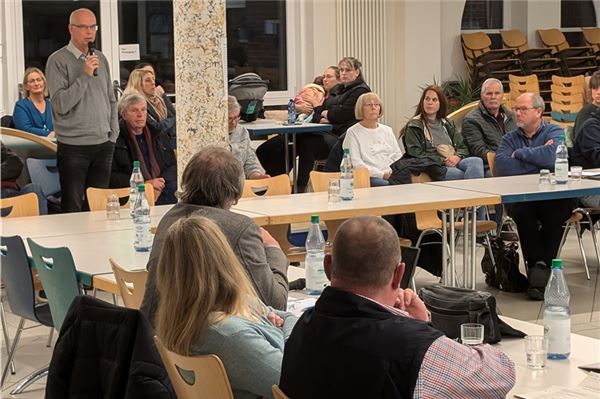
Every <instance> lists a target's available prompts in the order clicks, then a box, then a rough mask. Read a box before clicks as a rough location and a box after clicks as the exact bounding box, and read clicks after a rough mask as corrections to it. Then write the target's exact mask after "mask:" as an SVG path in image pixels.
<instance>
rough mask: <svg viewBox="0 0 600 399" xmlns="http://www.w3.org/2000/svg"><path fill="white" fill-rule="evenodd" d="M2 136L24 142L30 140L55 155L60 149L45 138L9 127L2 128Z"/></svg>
mask: <svg viewBox="0 0 600 399" xmlns="http://www.w3.org/2000/svg"><path fill="white" fill-rule="evenodd" d="M0 135H3V136H4V135H6V136H11V137H18V138H20V139H23V140H28V141H31V142H34V143H36V144H39V145H40V146H41V147H44V148H45V149H46V150H49V151H50V152H53V153H56V151H57V148H58V147H57V145H56V143H54V142H52V141H50V140H48V139H47V138H45V137H41V136H38V135H35V134H33V133H29V132H24V131H23V130H19V129H13V128H9V127H0Z"/></svg>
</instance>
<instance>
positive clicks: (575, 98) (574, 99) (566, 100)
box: [551, 93, 584, 105]
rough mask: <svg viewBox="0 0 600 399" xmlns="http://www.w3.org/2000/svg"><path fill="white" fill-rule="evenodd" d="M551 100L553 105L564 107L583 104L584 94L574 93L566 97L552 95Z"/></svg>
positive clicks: (556, 94)
mask: <svg viewBox="0 0 600 399" xmlns="http://www.w3.org/2000/svg"><path fill="white" fill-rule="evenodd" d="M551 98H552V102H553V103H557V104H563V105H571V104H579V103H581V104H583V103H584V101H583V93H574V94H573V95H570V96H565V95H564V94H560V93H551Z"/></svg>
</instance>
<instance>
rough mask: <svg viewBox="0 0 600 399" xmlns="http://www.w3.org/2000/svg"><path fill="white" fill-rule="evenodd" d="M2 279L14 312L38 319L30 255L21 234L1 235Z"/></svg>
mask: <svg viewBox="0 0 600 399" xmlns="http://www.w3.org/2000/svg"><path fill="white" fill-rule="evenodd" d="M0 256H1V259H2V281H3V282H4V286H5V288H6V296H7V299H8V303H9V304H10V310H11V312H12V313H13V314H15V315H17V316H20V317H24V318H26V319H29V320H36V317H35V312H34V307H35V291H34V286H33V277H32V275H31V268H30V267H29V257H28V256H27V251H25V245H24V244H23V239H22V238H21V237H20V236H12V237H0Z"/></svg>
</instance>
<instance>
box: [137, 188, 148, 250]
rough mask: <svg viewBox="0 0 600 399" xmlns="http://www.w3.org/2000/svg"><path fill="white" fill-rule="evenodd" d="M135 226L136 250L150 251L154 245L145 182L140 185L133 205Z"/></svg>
mask: <svg viewBox="0 0 600 399" xmlns="http://www.w3.org/2000/svg"><path fill="white" fill-rule="evenodd" d="M133 228H134V231H135V241H134V242H133V247H134V248H135V250H136V251H138V252H147V251H149V250H150V247H151V246H152V233H151V232H150V206H149V205H148V200H146V193H145V187H144V183H141V184H140V185H138V193H137V195H136V198H135V205H134V207H133Z"/></svg>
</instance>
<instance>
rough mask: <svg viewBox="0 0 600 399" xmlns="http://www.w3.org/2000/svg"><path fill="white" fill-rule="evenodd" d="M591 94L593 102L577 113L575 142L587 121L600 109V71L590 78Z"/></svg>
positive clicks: (574, 130)
mask: <svg viewBox="0 0 600 399" xmlns="http://www.w3.org/2000/svg"><path fill="white" fill-rule="evenodd" d="M590 93H591V96H592V102H591V103H589V104H586V105H584V106H583V108H581V109H580V110H579V112H578V113H577V118H576V119H575V125H574V126H573V141H575V140H576V139H577V136H578V135H579V132H580V131H581V128H582V127H583V123H584V122H585V121H587V120H588V119H589V118H590V117H591V115H592V113H593V112H594V111H596V110H597V109H598V107H600V71H596V72H594V74H593V75H592V76H591V78H590Z"/></svg>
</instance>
